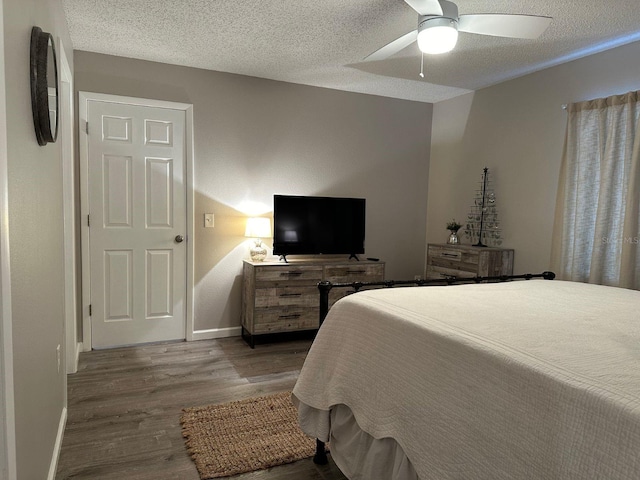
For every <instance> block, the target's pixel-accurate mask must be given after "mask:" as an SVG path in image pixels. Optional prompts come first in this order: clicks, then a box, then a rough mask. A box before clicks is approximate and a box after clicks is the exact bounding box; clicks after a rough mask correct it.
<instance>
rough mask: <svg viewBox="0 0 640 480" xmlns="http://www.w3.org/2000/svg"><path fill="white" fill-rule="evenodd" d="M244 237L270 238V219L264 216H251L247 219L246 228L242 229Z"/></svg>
mask: <svg viewBox="0 0 640 480" xmlns="http://www.w3.org/2000/svg"><path fill="white" fill-rule="evenodd" d="M244 236H245V237H252V238H270V237H271V221H270V220H269V219H268V218H264V217H252V218H248V219H247V228H246V230H245V231H244Z"/></svg>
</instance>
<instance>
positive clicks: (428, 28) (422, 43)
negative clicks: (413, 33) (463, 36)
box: [418, 18, 458, 54]
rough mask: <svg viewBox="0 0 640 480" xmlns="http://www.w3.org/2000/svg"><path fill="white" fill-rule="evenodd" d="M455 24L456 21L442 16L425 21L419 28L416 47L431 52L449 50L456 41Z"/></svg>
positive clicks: (456, 30) (436, 52)
mask: <svg viewBox="0 0 640 480" xmlns="http://www.w3.org/2000/svg"><path fill="white" fill-rule="evenodd" d="M456 26H457V25H456V22H454V21H452V20H450V19H444V18H436V19H432V20H427V21H425V22H424V23H423V24H422V25H421V26H420V27H421V28H419V30H420V31H419V32H418V48H419V49H420V51H422V52H424V53H431V54H438V53H446V52H450V51H451V50H453V47H455V46H456V43H457V42H458V29H457V28H456Z"/></svg>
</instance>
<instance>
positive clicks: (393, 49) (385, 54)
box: [364, 30, 418, 62]
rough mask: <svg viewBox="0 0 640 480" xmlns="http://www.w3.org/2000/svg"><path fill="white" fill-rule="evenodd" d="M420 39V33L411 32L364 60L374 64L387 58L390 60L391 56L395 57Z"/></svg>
mask: <svg viewBox="0 0 640 480" xmlns="http://www.w3.org/2000/svg"><path fill="white" fill-rule="evenodd" d="M417 38H418V31H417V30H414V31H413V32H409V33H406V34H404V35H403V36H401V37H400V38H396V39H395V40H394V41H393V42H390V43H387V44H386V45H385V46H384V47H382V48H381V49H379V50H376V51H375V52H373V53H372V54H371V55H367V56H366V57H365V58H364V60H365V61H367V62H372V61H375V60H384V59H385V58H389V57H390V56H391V55H395V54H396V53H398V52H399V51H400V50H402V49H403V48H405V47H408V46H409V45H411V44H412V43H413V42H415V41H416V39H417Z"/></svg>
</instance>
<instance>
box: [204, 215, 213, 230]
mask: <svg viewBox="0 0 640 480" xmlns="http://www.w3.org/2000/svg"><path fill="white" fill-rule="evenodd" d="M204 228H213V213H205V214H204Z"/></svg>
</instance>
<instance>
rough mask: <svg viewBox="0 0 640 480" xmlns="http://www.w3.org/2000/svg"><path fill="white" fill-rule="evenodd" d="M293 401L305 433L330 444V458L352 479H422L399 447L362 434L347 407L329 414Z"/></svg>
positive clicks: (344, 406)
mask: <svg viewBox="0 0 640 480" xmlns="http://www.w3.org/2000/svg"><path fill="white" fill-rule="evenodd" d="M292 400H293V403H294V404H295V405H296V407H297V408H298V422H299V424H300V427H301V428H302V430H303V431H304V432H305V433H306V434H307V435H309V436H310V437H313V438H317V439H318V440H321V441H323V442H328V443H330V444H331V446H332V447H333V448H332V449H331V457H332V458H333V460H334V462H335V463H336V465H337V466H338V468H339V469H340V470H341V471H342V473H343V474H344V475H345V476H346V477H347V478H348V479H349V480H419V479H418V475H417V474H416V471H415V469H414V468H413V465H412V464H411V462H410V461H409V459H408V458H407V456H406V455H405V453H404V451H403V450H402V448H401V447H400V445H398V443H397V442H396V441H395V440H394V439H392V438H379V439H378V438H374V437H372V436H371V435H369V434H368V433H367V432H365V431H363V430H362V429H361V428H360V426H359V425H358V422H357V421H356V418H355V416H354V415H353V413H352V412H351V409H350V408H349V407H348V406H346V405H335V406H333V407H332V408H331V410H330V411H327V410H318V409H317V408H313V407H310V406H308V405H306V404H304V403H302V402H300V401H299V400H298V399H297V398H296V396H295V395H292Z"/></svg>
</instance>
